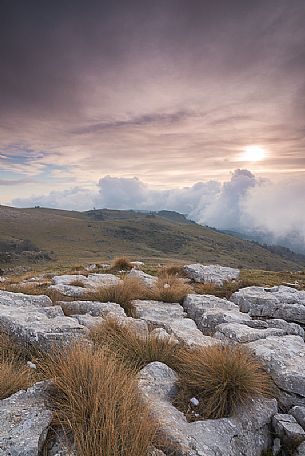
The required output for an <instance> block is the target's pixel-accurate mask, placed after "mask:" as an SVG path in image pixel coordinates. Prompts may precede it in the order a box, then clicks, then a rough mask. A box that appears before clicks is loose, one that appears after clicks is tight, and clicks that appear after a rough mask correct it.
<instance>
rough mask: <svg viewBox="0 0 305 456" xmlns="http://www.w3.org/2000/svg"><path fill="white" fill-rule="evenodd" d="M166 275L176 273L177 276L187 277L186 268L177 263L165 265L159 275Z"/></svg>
mask: <svg viewBox="0 0 305 456" xmlns="http://www.w3.org/2000/svg"><path fill="white" fill-rule="evenodd" d="M164 275H165V276H168V275H171V276H173V275H175V276H179V277H186V275H185V273H184V270H183V266H181V265H177V264H172V265H170V266H164V267H163V268H162V269H161V271H160V273H159V277H163V276H164Z"/></svg>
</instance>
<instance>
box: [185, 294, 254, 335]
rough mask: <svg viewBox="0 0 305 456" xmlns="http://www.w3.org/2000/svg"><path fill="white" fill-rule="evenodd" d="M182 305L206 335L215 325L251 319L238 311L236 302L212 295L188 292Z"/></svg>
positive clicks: (212, 330)
mask: <svg viewBox="0 0 305 456" xmlns="http://www.w3.org/2000/svg"><path fill="white" fill-rule="evenodd" d="M183 307H184V310H185V311H186V312H187V315H188V316H189V317H190V318H192V319H193V320H194V321H195V322H196V325H197V326H198V328H199V329H200V330H201V331H202V332H203V334H206V335H212V334H214V332H215V328H216V326H217V325H219V324H221V323H230V322H246V321H251V317H250V316H249V315H247V314H245V313H242V312H240V310H239V307H238V306H237V305H236V304H233V303H232V302H230V301H228V300H227V299H221V298H217V297H216V296H212V295H199V294H189V295H187V296H186V298H185V300H184V302H183Z"/></svg>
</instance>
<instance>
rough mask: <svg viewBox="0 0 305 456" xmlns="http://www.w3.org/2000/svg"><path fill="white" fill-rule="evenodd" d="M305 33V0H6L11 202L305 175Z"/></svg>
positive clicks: (0, 179) (4, 111) (0, 162)
mask: <svg viewBox="0 0 305 456" xmlns="http://www.w3.org/2000/svg"><path fill="white" fill-rule="evenodd" d="M304 44H305V2H304V0H262V1H260V0H255V1H253V0H230V1H228V0H215V1H210V0H154V1H152V0H148V1H146V0H141V1H130V0H121V1H120V0H118V1H111V2H110V1H101V0H100V1H90V0H89V1H85V0H83V1H80V0H70V1H68V0H54V1H44V0H39V1H38V0H37V1H33V0H27V1H23V0H2V1H1V6H0V62H1V66H0V171H1V174H0V202H1V203H2V204H16V201H17V202H18V204H19V205H24V204H25V203H27V204H30V203H31V201H36V199H37V198H36V197H37V195H39V196H46V195H49V194H50V192H53V194H54V191H56V192H64V193H63V194H62V195H67V194H69V192H70V193H71V191H72V190H71V189H73V188H75V187H77V188H78V189H80V190H81V192H82V194H83V195H85V194H86V192H98V193H99V194H100V186H99V184H98V182H100V179H103V178H105V176H108V175H110V176H112V178H118V179H120V178H127V179H132V178H134V177H136V178H137V179H138V180H139V181H140V182H143V183H144V184H145V185H147V186H149V187H150V188H151V189H152V191H161V192H162V191H163V190H170V189H174V188H179V187H180V188H181V187H186V186H187V187H192V186H194V184H196V183H197V182H205V183H206V182H208V181H215V182H216V184H215V185H221V184H222V183H223V182H224V181H230V179H231V176H232V173H233V172H234V170H235V169H239V168H240V169H243V168H246V169H248V170H250V171H251V172H252V173H254V174H255V176H256V178H257V179H269V180H270V181H271V182H272V183H273V184H274V185H279V182H282V181H283V182H284V181H285V182H288V181H290V182H293V181H295V180H297V181H298V182H300V181H302V179H303V180H304V176H305V148H304V146H305V97H304V94H305V45H304ZM249 146H250V149H249ZM251 148H252V149H251ZM249 150H250V153H249ZM253 151H254V153H252V152H253ZM111 182H114V181H111ZM127 182H129V181H127ZM67 192H68V193H67ZM32 196H33V197H32ZM35 198H36V199H35ZM63 198H64V197H63ZM107 201H108V200H107ZM161 202H162V201H161ZM61 203H62V205H64V202H63V201H61ZM160 204H161V203H160ZM68 205H69V203H68V200H67V206H68ZM109 205H110V206H111V205H114V206H116V205H117V201H115V200H113V204H112V202H111V201H110V200H109ZM80 206H81V204H80V205H79V207H80Z"/></svg>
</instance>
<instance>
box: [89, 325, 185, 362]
mask: <svg viewBox="0 0 305 456" xmlns="http://www.w3.org/2000/svg"><path fill="white" fill-rule="evenodd" d="M91 338H92V340H93V341H94V344H95V345H96V346H99V347H108V348H109V349H110V350H111V351H113V352H114V353H115V354H116V356H117V357H118V358H119V359H120V360H121V361H122V362H123V363H124V364H125V365H126V366H127V367H130V368H133V369H136V370H140V369H142V368H143V367H144V366H146V365H147V364H148V363H151V362H153V361H160V362H163V363H165V364H169V363H171V362H172V360H173V358H174V353H175V350H176V347H177V343H176V342H175V341H173V340H172V339H169V338H168V339H167V338H166V339H165V338H162V337H160V336H158V335H156V334H153V333H151V332H149V331H148V332H147V333H146V334H143V335H140V334H138V333H136V332H135V331H133V330H132V329H131V328H128V327H127V326H126V325H123V324H121V323H119V322H118V321H116V320H115V319H113V318H108V319H107V320H106V322H105V323H102V324H101V325H98V326H95V327H94V328H92V330H91Z"/></svg>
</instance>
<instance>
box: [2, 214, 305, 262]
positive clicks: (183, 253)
mask: <svg viewBox="0 0 305 456" xmlns="http://www.w3.org/2000/svg"><path fill="white" fill-rule="evenodd" d="M0 240H2V241H3V240H5V241H15V240H29V241H31V242H32V243H33V244H34V245H35V246H37V247H38V249H40V250H43V251H47V252H50V253H51V256H52V258H53V259H54V260H55V261H56V262H60V263H75V262H83V261H103V260H109V259H111V258H113V257H115V256H118V255H122V254H124V255H129V256H131V257H134V258H137V259H139V258H142V259H144V260H147V259H154V260H155V261H165V260H169V261H173V260H174V261H177V262H178V261H179V262H187V261H196V262H197V261H198V262H202V263H220V264H222V265H227V266H237V267H245V268H256V269H269V270H298V269H302V268H304V263H302V262H299V261H293V260H292V259H285V258H282V257H281V256H280V255H278V254H276V253H273V252H270V251H268V250H267V249H265V248H263V247H261V246H259V245H257V244H254V243H252V242H250V241H246V240H242V239H238V238H236V237H233V236H230V235H226V234H223V233H220V232H218V231H216V230H214V229H210V228H207V227H203V226H201V225H197V224H196V223H194V222H190V221H188V220H186V219H185V218H184V217H183V216H182V215H181V214H177V213H173V212H169V211H160V212H159V213H148V212H147V213H146V212H135V211H112V210H107V209H105V210H93V211H89V212H82V213H81V212H76V211H62V210H55V209H45V208H31V209H16V208H11V207H6V206H0ZM20 261H22V260H20Z"/></svg>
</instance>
